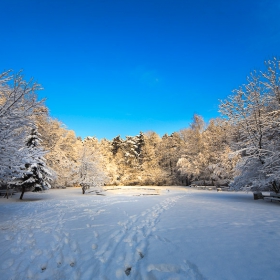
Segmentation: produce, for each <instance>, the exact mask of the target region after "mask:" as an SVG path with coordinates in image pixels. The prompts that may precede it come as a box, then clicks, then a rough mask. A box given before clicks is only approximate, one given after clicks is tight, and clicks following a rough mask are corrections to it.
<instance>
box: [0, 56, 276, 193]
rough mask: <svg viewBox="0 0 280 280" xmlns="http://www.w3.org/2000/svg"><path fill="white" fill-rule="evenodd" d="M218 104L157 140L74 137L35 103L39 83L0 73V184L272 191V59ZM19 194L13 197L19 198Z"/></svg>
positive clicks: (150, 134)
mask: <svg viewBox="0 0 280 280" xmlns="http://www.w3.org/2000/svg"><path fill="white" fill-rule="evenodd" d="M265 66H266V68H265V70H264V71H254V72H253V73H251V75H250V76H249V77H248V78H247V83H246V84H244V85H242V86H240V87H239V88H238V89H236V90H234V91H233V93H232V95H230V96H229V97H228V98H227V99H226V100H222V101H220V113H221V117H219V118H215V119H212V120H210V121H209V122H208V123H206V122H205V121H204V120H203V117H202V116H199V115H194V116H193V121H192V123H191V124H190V125H189V127H187V128H184V129H182V130H180V131H177V132H174V133H172V134H171V135H167V134H165V135H163V136H162V137H160V136H159V135H158V134H157V133H156V132H153V131H150V132H146V133H143V132H140V133H139V134H138V135H136V136H126V137H125V139H122V138H121V137H120V136H117V137H115V138H114V139H112V140H107V139H101V140H98V139H97V138H95V137H87V138H85V139H81V138H80V137H77V136H76V135H75V133H74V131H71V130H68V129H67V128H66V127H65V126H64V125H63V124H62V123H61V122H59V121H58V120H56V119H53V118H51V117H50V116H49V114H48V109H47V107H46V106H45V104H44V100H41V101H38V99H37V96H36V92H37V91H38V90H40V89H41V87H40V85H38V84H37V83H34V82H33V81H32V80H31V81H29V82H26V81H24V79H23V76H22V73H21V72H20V73H18V74H12V72H10V71H7V72H4V73H2V74H1V75H0V156H1V157H0V183H1V185H2V186H8V187H9V186H16V187H18V188H20V189H21V190H22V196H23V193H24V191H25V190H27V189H28V190H30V189H31V190H32V189H35V188H38V189H42V188H48V187H50V185H52V186H54V187H55V186H81V187H82V189H83V192H85V190H86V189H87V188H89V187H92V186H94V187H97V188H101V187H102V186H103V185H104V184H107V185H174V184H175V185H190V184H192V183H195V184H200V185H216V186H219V185H230V186H231V187H232V188H235V189H236V190H241V189H245V190H273V191H276V192H279V189H280V178H279V176H280V175H279V174H280V172H279V171H280V170H279V168H280V163H279V161H280V140H279V139H280V138H279V132H280V131H279V124H280V122H279V120H280V108H279V106H280V89H279V83H280V76H279V69H280V61H279V60H278V59H276V58H273V59H272V60H269V61H267V62H266V63H265ZM22 196H21V197H22Z"/></svg>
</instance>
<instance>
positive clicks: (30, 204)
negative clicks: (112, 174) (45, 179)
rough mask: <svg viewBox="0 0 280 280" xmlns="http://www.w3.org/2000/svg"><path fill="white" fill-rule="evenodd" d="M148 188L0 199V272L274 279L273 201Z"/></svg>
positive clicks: (278, 221)
mask: <svg viewBox="0 0 280 280" xmlns="http://www.w3.org/2000/svg"><path fill="white" fill-rule="evenodd" d="M151 189H152V187H145V188H140V187H136V188H121V189H116V190H110V191H107V192H105V194H106V195H105V196H102V195H95V194H94V193H88V194H85V195H82V193H81V189H76V188H72V189H66V190H56V189H54V190H49V191H47V192H46V193H41V194H38V193H26V194H25V195H24V200H23V201H19V200H18V199H17V197H19V195H18V194H16V195H15V197H14V198H12V199H9V200H7V199H4V198H1V199H0V213H1V216H0V279H5V280H6V279H16V280H18V279H67V280H68V279H109V280H114V279H135V280H138V279H139V280H140V279H149V280H152V279H160V280H163V279H239V280H240V279H271V280H272V279H280V250H279V249H280V215H279V214H280V204H279V203H270V202H265V201H261V200H258V201H254V200H253V196H252V194H246V193H235V192H233V193H229V192H219V193H217V192H214V191H197V190H192V189H187V188H177V187H163V188H157V189H156V190H151ZM168 190H169V191H168ZM140 194H142V195H140ZM144 194H145V195H144Z"/></svg>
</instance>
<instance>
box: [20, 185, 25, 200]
mask: <svg viewBox="0 0 280 280" xmlns="http://www.w3.org/2000/svg"><path fill="white" fill-rule="evenodd" d="M24 192H25V186H22V188H21V195H20V198H19V199H22V198H23V195H24Z"/></svg>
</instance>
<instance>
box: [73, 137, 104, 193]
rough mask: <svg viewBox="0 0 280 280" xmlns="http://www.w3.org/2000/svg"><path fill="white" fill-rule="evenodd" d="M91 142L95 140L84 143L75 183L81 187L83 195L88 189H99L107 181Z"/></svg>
mask: <svg viewBox="0 0 280 280" xmlns="http://www.w3.org/2000/svg"><path fill="white" fill-rule="evenodd" d="M89 140H90V141H89ZM92 140H93V141H94V140H95V139H89V138H87V139H86V140H85V141H84V143H83V150H82V154H81V157H80V162H79V172H78V176H77V183H78V184H79V185H80V186H81V188H82V191H83V194H84V193H85V191H86V189H88V188H90V187H94V188H98V189H101V188H102V187H103V186H104V184H105V183H106V182H107V181H108V176H107V174H106V172H105V170H104V169H103V168H102V159H101V155H100V154H99V153H98V151H97V150H95V149H94V146H92V142H93V141H92Z"/></svg>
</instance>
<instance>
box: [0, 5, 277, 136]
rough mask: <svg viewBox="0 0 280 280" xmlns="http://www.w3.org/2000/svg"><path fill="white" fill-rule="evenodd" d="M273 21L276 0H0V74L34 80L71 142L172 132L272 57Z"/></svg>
mask: <svg viewBox="0 0 280 280" xmlns="http://www.w3.org/2000/svg"><path fill="white" fill-rule="evenodd" d="M279 15H280V1H278V0H258V1H256V0H249V1H246V0H243V1H241V0H235V1H231V0H228V1H225V0H212V1H210V0H209V1H206V0H189V1H188V0H172V1H171V0H169V1H167V0H149V1H148V0H141V1H140V0H126V1H125V0H118V1H117V0H110V1H109V0H91V1H90V0H87V1H86V0H76V1H74V0H56V1H55V0H40V1H38V0H1V2H0V26H1V27H0V28H1V29H0V30H1V44H0V53H1V59H0V71H1V72H2V71H3V70H7V69H13V70H15V71H18V70H20V69H23V70H24V74H25V77H26V78H27V79H29V78H30V77H34V78H35V80H36V81H38V82H39V83H40V84H42V86H43V87H44V91H42V92H40V94H39V96H40V98H42V97H46V98H47V102H46V104H47V106H48V107H49V109H50V113H51V116H53V117H55V118H57V119H59V120H61V121H62V122H63V123H65V124H66V126H67V127H68V128H69V129H73V130H74V131H75V132H76V135H77V136H81V137H85V136H96V137H98V138H104V137H106V138H108V139H112V138H113V137H114V136H117V135H118V134H120V135H121V136H122V137H124V136H125V135H136V134H137V133H139V131H143V132H145V131H148V130H154V131H156V132H157V133H159V134H160V135H162V134H164V133H168V134H170V133H172V132H174V131H178V130H179V129H181V128H184V127H187V126H188V125H189V123H190V121H191V118H192V115H193V114H194V113H197V114H200V115H202V116H204V118H205V119H206V120H208V119H210V118H211V117H216V116H218V115H219V114H218V104H219V101H218V99H224V98H226V96H228V95H229V94H231V91H232V90H233V89H234V88H237V87H238V86H239V85H241V84H242V83H244V82H245V81H246V76H247V75H248V74H249V73H250V71H252V70H254V69H262V68H263V62H264V60H267V59H270V58H272V57H273V56H277V57H279V50H280V20H279V18H280V16H279Z"/></svg>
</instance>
